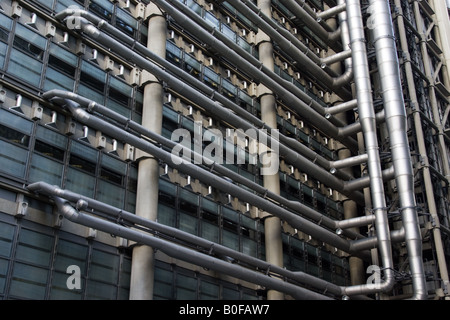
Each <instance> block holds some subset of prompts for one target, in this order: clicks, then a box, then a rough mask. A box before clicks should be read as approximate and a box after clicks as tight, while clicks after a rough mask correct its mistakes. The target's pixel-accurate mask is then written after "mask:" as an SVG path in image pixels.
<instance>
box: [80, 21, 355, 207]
mask: <svg viewBox="0 0 450 320" xmlns="http://www.w3.org/2000/svg"><path fill="white" fill-rule="evenodd" d="M80 28H82V30H83V31H84V32H85V34H87V35H89V36H90V37H92V38H93V39H95V40H97V41H98V42H100V43H102V44H103V45H106V46H107V47H109V48H112V50H114V52H116V53H118V54H120V55H122V56H123V57H126V58H127V59H128V60H129V61H131V62H134V63H136V64H137V65H138V66H141V67H142V68H144V69H146V70H147V71H149V72H151V73H153V74H154V75H155V76H156V77H159V78H161V79H163V80H164V81H166V82H167V84H168V85H169V86H173V87H174V88H177V92H178V93H179V94H181V95H184V96H185V97H187V98H189V99H191V100H193V101H197V102H198V103H199V105H201V106H202V107H203V108H208V109H209V111H210V112H212V113H215V114H217V115H220V117H221V119H222V120H223V121H225V122H229V121H234V123H236V124H238V125H239V126H238V127H239V128H247V127H248V123H247V122H246V121H243V120H242V119H241V118H239V117H237V116H236V115H235V114H234V113H233V112H231V111H229V110H226V109H225V108H221V106H220V104H219V103H217V102H214V101H212V100H210V98H209V97H206V96H203V95H202V94H200V93H199V92H198V91H196V90H195V89H193V88H191V87H190V86H188V85H187V84H186V83H184V82H183V81H180V80H179V79H178V78H176V77H173V76H171V75H170V74H168V73H167V72H166V71H165V70H164V69H162V68H160V67H158V66H156V65H155V64H153V63H152V62H151V61H149V60H148V59H146V58H144V57H142V56H141V55H140V54H138V53H136V52H135V51H133V50H132V49H130V48H128V47H127V46H125V45H123V44H121V43H119V42H118V41H116V40H115V39H113V38H111V37H110V36H108V35H106V34H104V33H101V32H100V31H99V30H98V29H97V28H96V27H94V26H93V25H92V24H90V23H89V22H88V21H87V20H86V21H80ZM282 148H283V145H280V150H282ZM283 150H284V151H286V154H285V159H286V160H287V162H289V163H291V164H293V165H294V166H298V165H300V166H301V168H302V171H304V172H307V173H308V174H310V175H311V176H313V177H315V178H316V179H317V180H319V181H322V182H324V183H326V184H327V185H328V186H329V187H331V188H333V189H335V190H337V191H339V192H342V193H343V194H345V195H346V196H348V197H349V198H352V199H354V200H355V201H357V202H359V203H362V202H363V196H362V194H360V193H355V192H354V191H352V192H350V193H348V192H347V190H346V189H345V182H344V181H343V180H341V179H338V178H336V177H335V176H333V175H332V174H331V173H329V172H328V171H327V170H325V169H322V168H320V167H318V166H317V165H316V164H314V163H313V162H311V161H308V160H307V159H306V158H305V157H304V156H302V155H300V154H298V153H295V152H292V150H288V149H287V148H284V149H283Z"/></svg>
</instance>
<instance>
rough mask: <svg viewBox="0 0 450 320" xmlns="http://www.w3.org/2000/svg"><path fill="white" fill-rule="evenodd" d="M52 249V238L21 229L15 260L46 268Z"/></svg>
mask: <svg viewBox="0 0 450 320" xmlns="http://www.w3.org/2000/svg"><path fill="white" fill-rule="evenodd" d="M52 248H53V238H52V237H50V236H48V235H45V234H42V233H39V232H35V231H31V230H27V229H21V231H20V233H19V245H18V247H17V251H16V258H17V259H20V260H23V261H26V262H30V263H34V264H38V265H42V266H48V265H49V264H50V258H51V252H52Z"/></svg>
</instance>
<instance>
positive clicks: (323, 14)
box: [316, 2, 347, 22]
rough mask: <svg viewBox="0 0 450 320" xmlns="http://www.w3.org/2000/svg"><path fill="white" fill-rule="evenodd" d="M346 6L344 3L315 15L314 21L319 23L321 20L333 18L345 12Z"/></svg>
mask: <svg viewBox="0 0 450 320" xmlns="http://www.w3.org/2000/svg"><path fill="white" fill-rule="evenodd" d="M346 6H347V4H346V3H345V2H343V3H340V4H338V5H336V6H334V7H332V8H329V9H326V10H324V11H321V12H319V13H317V14H316V21H317V22H320V21H322V20H325V19H328V18H331V17H333V16H335V15H337V14H338V13H341V12H343V11H345V8H346Z"/></svg>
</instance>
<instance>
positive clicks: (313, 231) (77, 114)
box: [66, 100, 365, 256]
mask: <svg viewBox="0 0 450 320" xmlns="http://www.w3.org/2000/svg"><path fill="white" fill-rule="evenodd" d="M66 107H67V108H68V109H69V110H70V112H71V113H72V116H73V118H74V119H76V120H78V121H80V122H81V123H83V124H85V125H87V126H89V127H92V128H95V129H97V130H100V131H102V132H103V133H105V134H107V135H110V136H111V137H114V138H116V139H118V140H121V141H125V142H127V143H130V144H131V145H134V146H135V147H136V148H139V149H141V150H142V151H144V152H148V153H149V154H151V155H153V156H155V157H156V158H158V159H160V160H162V161H164V162H165V163H167V164H168V165H169V166H171V167H173V168H177V169H178V170H179V171H181V172H184V173H186V174H188V175H190V176H191V177H193V178H196V179H199V180H200V181H207V182H208V183H209V185H210V186H212V187H214V188H217V189H219V190H222V191H223V192H225V193H228V194H230V195H232V196H234V197H237V198H239V199H242V200H243V201H246V202H248V203H249V204H251V205H254V206H256V207H258V208H260V209H262V210H265V211H267V212H268V213H271V214H273V215H275V216H278V217H280V218H281V219H283V220H284V221H286V222H287V223H289V224H290V225H291V226H292V227H294V228H297V229H298V230H300V231H303V232H306V233H308V234H310V235H311V236H312V237H314V238H316V239H319V240H321V241H323V242H326V243H330V244H332V245H333V246H335V247H336V248H339V249H341V250H343V251H345V252H348V251H347V250H348V248H349V247H350V242H349V241H348V240H346V239H343V238H341V237H340V236H338V235H336V234H335V233H334V232H331V231H329V230H326V229H324V228H323V227H322V226H319V225H317V224H316V223H314V222H312V221H310V220H307V219H305V218H303V217H300V216H298V215H296V214H293V213H292V212H290V211H288V210H286V209H285V208H283V207H280V206H279V205H278V204H276V203H274V202H272V201H269V200H267V199H264V198H262V197H260V196H258V195H256V194H254V193H253V192H250V191H247V190H245V189H243V188H241V187H240V186H237V185H234V184H233V183H231V182H229V181H227V180H226V179H224V178H222V177H219V176H217V175H215V174H213V173H211V172H210V171H209V170H205V169H203V168H201V167H199V166H197V165H195V164H193V163H191V162H187V161H186V160H185V159H183V158H180V157H178V156H176V155H174V154H172V153H170V152H168V151H165V150H163V149H161V148H160V147H158V146H155V145H153V144H152V143H151V142H149V141H147V140H145V139H143V138H141V137H137V136H135V135H132V134H130V133H128V132H126V131H124V130H123V129H121V128H118V127H117V126H115V125H113V124H110V123H108V122H106V121H105V120H102V119H99V118H97V117H95V116H93V115H91V114H89V113H87V112H86V111H85V110H83V109H81V108H80V107H79V105H78V104H77V103H75V102H73V101H71V100H66ZM360 254H361V253H355V255H360ZM362 256H365V255H364V254H362Z"/></svg>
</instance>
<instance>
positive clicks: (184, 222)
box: [180, 212, 198, 235]
mask: <svg viewBox="0 0 450 320" xmlns="http://www.w3.org/2000/svg"><path fill="white" fill-rule="evenodd" d="M197 222H198V219H197V218H196V217H193V216H191V215H188V214H185V213H183V212H180V229H181V230H183V231H186V232H189V233H191V234H194V235H197V231H198V227H197Z"/></svg>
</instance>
